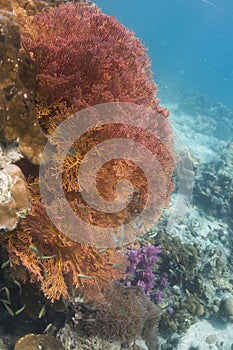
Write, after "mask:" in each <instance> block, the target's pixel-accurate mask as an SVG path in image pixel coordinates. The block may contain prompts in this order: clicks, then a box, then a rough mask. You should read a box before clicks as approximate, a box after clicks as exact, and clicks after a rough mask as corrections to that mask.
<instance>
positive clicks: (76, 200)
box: [21, 2, 174, 244]
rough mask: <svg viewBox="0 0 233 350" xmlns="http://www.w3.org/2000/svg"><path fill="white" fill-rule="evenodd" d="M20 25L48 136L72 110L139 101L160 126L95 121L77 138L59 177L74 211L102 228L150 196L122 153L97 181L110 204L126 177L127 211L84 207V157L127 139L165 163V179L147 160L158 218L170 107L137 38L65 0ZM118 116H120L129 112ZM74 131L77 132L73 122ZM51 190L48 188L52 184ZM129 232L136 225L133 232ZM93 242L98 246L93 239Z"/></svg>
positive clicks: (169, 163) (168, 168)
mask: <svg viewBox="0 0 233 350" xmlns="http://www.w3.org/2000/svg"><path fill="white" fill-rule="evenodd" d="M21 27H22V41H23V45H24V47H25V50H26V51H27V52H28V53H29V55H30V56H31V58H32V60H34V61H35V63H36V66H37V71H38V74H37V89H36V104H37V110H38V118H39V120H40V123H41V125H42V127H43V128H44V129H45V130H46V131H48V132H49V133H51V132H52V131H53V130H54V129H56V127H57V126H58V125H60V124H61V123H62V122H63V121H64V120H67V118H69V117H70V116H71V115H72V114H73V113H75V112H78V111H81V110H83V109H85V108H87V107H91V106H96V105H99V104H104V103H113V102H121V103H122V102H125V103H130V104H132V105H134V104H136V105H137V106H138V105H140V106H143V107H145V108H147V110H145V112H141V114H140V117H141V119H142V120H145V124H146V125H149V124H150V118H151V112H152V113H154V115H153V116H152V118H154V119H155V120H156V123H157V124H158V126H157V129H158V134H159V136H160V137H159V138H158V137H157V138H156V137H153V135H151V134H150V132H148V130H143V129H142V128H140V127H137V126H136V127H132V126H131V127H130V126H129V125H126V123H124V121H123V122H122V124H121V123H116V124H113V123H109V124H108V125H98V123H97V124H96V125H94V128H93V129H92V130H91V131H87V132H86V133H84V134H83V135H82V136H81V137H80V138H79V139H78V140H77V141H75V142H74V144H73V146H72V148H71V149H70V151H69V152H68V153H67V156H66V157H65V159H64V164H63V169H62V174H63V179H62V181H63V186H64V189H65V191H66V196H67V199H68V200H69V202H70V203H72V208H73V210H74V211H75V213H76V214H77V215H78V216H79V217H81V218H82V220H85V221H86V222H88V223H90V224H91V225H95V226H97V225H98V226H100V227H105V228H106V227H117V226H121V225H122V224H123V225H125V224H127V223H129V222H131V221H132V220H133V219H134V218H135V216H137V214H138V213H140V212H142V210H143V209H144V206H145V203H146V202H147V197H148V182H147V180H148V178H147V176H146V175H145V173H144V172H143V171H142V170H141V169H140V167H139V166H138V164H136V163H134V162H133V161H130V160H128V159H125V158H124V157H123V158H121V157H120V156H119V157H114V159H112V160H111V161H109V162H107V163H106V164H105V165H104V166H103V167H102V168H101V169H100V171H99V172H98V174H97V177H96V186H97V189H98V192H99V193H100V195H101V196H102V197H103V198H104V199H105V200H106V201H108V202H110V201H113V200H114V199H115V198H116V197H117V194H116V186H117V184H118V182H119V181H120V180H122V179H126V180H128V181H129V182H131V183H132V185H133V187H134V193H133V199H132V202H131V203H130V204H129V205H128V206H127V207H126V208H125V209H124V210H121V211H118V212H117V213H114V214H112V213H110V214H106V213H101V212H100V211H98V210H95V209H94V208H92V207H91V206H89V205H88V204H87V203H86V202H85V201H84V200H83V198H82V196H81V195H80V193H81V191H89V192H90V190H91V188H88V185H87V183H86V182H85V180H84V181H83V182H81V183H80V181H79V179H78V173H79V168H80V165H81V163H82V161H83V159H84V156H85V155H86V154H87V153H88V152H89V151H90V150H91V149H92V148H93V147H94V146H97V145H99V144H100V143H101V142H104V141H106V140H111V139H120V138H124V139H128V140H134V141H135V143H136V142H137V143H140V144H141V145H143V146H144V147H146V148H147V149H148V150H149V151H150V152H152V154H154V155H155V158H156V159H157V160H158V162H159V164H160V167H161V168H162V171H163V179H164V182H163V184H162V181H160V180H158V179H159V178H160V173H159V172H161V169H159V170H158V169H156V168H155V166H154V164H152V163H148V164H147V166H148V169H149V170H148V172H149V173H151V174H153V173H154V178H155V179H157V185H155V187H156V193H155V195H156V196H157V198H158V200H156V201H155V202H156V203H155V206H154V208H152V209H151V213H153V212H154V221H157V220H158V217H159V213H160V211H161V208H162V207H163V206H164V205H165V203H167V202H168V199H169V195H170V192H171V189H172V185H171V176H172V172H173V168H174V160H173V158H172V155H171V153H169V151H170V150H171V148H172V137H171V131H170V128H169V126H168V124H166V123H161V120H166V118H167V116H168V112H167V111H166V110H165V109H163V108H161V106H160V105H159V100H158V99H157V98H156V92H157V87H156V84H155V83H154V81H153V79H152V73H151V70H150V67H151V64H150V61H149V59H148V56H147V53H146V50H145V48H144V46H143V45H142V43H141V41H140V40H139V39H137V38H136V37H135V36H134V33H133V32H131V31H130V30H128V29H126V28H125V27H124V26H123V25H121V24H120V23H119V22H118V21H117V20H116V19H115V18H114V17H109V16H107V15H105V14H103V13H102V12H101V11H100V10H99V9H98V8H97V7H88V6H85V5H84V4H74V3H69V2H68V3H67V4H62V5H61V6H59V7H58V8H55V9H53V10H51V11H49V12H48V13H45V12H44V13H42V14H39V15H37V16H35V17H34V18H33V19H30V20H28V21H26V22H24V23H21ZM148 110H149V112H148ZM122 113H123V117H125V116H126V114H127V113H126V114H124V111H122ZM131 114H132V117H131V119H132V120H133V119H134V117H135V116H134V115H133V114H134V113H133V112H132V113H131ZM90 118H91V114H90ZM123 119H124V118H123ZM72 128H73V129H75V125H74V126H73V127H72ZM66 137H67V136H66V135H63V138H61V140H60V141H59V142H58V143H55V144H56V147H57V152H54V155H53V156H54V157H55V158H56V157H57V158H59V157H60V147H61V148H62V147H64V143H66ZM68 138H69V136H68ZM117 151H118V150H117V149H116V154H117ZM116 158H118V159H116ZM143 160H145V157H144V159H143ZM91 161H92V163H91ZM91 161H90V164H91V165H90V166H89V172H88V173H87V174H86V176H87V177H88V176H89V177H91V176H93V169H95V166H96V157H93V158H92V159H91ZM56 171H57V169H55V173H54V181H56ZM58 172H60V170H58ZM50 175H51V174H50ZM48 190H50V191H51V188H50V189H48ZM126 192H127V191H126V190H125V189H124V193H123V195H122V197H124V196H125V197H127V195H126ZM80 208H81V209H80ZM148 226H149V225H148ZM145 227H146V228H147V225H141V229H140V230H138V233H140V232H143V230H144V229H145ZM149 227H150V226H149ZM134 236H135V230H134V232H133V233H132V237H134ZM130 239H131V236H130V237H129V240H130ZM97 242H98V244H99V241H98V239H97Z"/></svg>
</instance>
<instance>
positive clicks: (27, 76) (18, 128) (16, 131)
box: [0, 7, 46, 164]
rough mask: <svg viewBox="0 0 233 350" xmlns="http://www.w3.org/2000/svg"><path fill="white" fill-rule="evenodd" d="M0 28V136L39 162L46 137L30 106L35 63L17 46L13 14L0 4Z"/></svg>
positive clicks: (16, 30) (33, 91) (34, 110)
mask: <svg viewBox="0 0 233 350" xmlns="http://www.w3.org/2000/svg"><path fill="white" fill-rule="evenodd" d="M7 8H8V7H7ZM0 28H1V43H0V54H1V74H0V89H1V99H0V127H1V139H2V140H4V141H6V142H11V141H14V140H15V141H17V142H18V143H19V150H20V152H22V154H23V155H24V156H25V157H27V158H28V159H29V160H30V161H31V162H32V163H34V164H39V163H40V160H41V158H40V155H41V152H42V150H43V147H44V145H45V142H46V137H45V136H44V135H43V133H42V131H41V129H40V127H39V125H38V122H37V119H36V109H35V106H34V96H35V84H36V68H35V64H34V63H33V62H32V61H31V60H30V58H29V57H28V55H27V54H26V52H25V51H24V49H23V48H22V47H21V36H20V28H19V25H18V24H17V23H16V21H15V16H14V15H13V13H12V12H10V11H9V10H8V11H7V10H4V7H1V18H0Z"/></svg>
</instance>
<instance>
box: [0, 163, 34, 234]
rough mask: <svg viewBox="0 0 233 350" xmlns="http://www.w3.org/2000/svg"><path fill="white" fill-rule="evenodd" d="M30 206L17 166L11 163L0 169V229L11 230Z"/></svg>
mask: <svg viewBox="0 0 233 350" xmlns="http://www.w3.org/2000/svg"><path fill="white" fill-rule="evenodd" d="M29 208H30V193H29V190H28V188H27V183H26V180H25V178H24V176H23V173H22V171H21V170H20V168H19V167H17V166H16V165H13V164H9V165H7V166H6V167H5V168H4V169H3V170H0V229H4V230H10V231H11V230H13V229H14V228H15V227H16V224H17V222H18V220H19V218H20V217H25V216H26V214H27V211H28V210H29Z"/></svg>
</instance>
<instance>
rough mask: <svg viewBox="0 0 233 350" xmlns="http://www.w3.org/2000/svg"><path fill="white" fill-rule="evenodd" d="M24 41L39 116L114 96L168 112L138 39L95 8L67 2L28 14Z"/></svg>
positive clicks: (83, 106) (49, 114) (87, 104)
mask: <svg viewBox="0 0 233 350" xmlns="http://www.w3.org/2000/svg"><path fill="white" fill-rule="evenodd" d="M22 42H23V46H24V47H25V49H26V51H27V52H28V53H29V54H30V56H31V58H32V59H33V60H34V61H35V63H36V65H37V69H38V75H37V80H38V85H37V91H36V99H37V103H38V110H39V116H41V117H45V119H50V118H51V117H52V116H55V115H56V114H57V113H58V114H61V113H59V112H60V108H62V106H63V108H64V105H65V108H70V107H72V111H75V112H76V111H79V110H81V109H82V108H86V107H90V106H93V105H96V104H99V103H105V102H115V101H120V102H131V103H137V104H139V105H143V106H145V107H151V108H152V109H154V110H156V111H161V113H163V114H164V116H167V111H165V110H163V109H162V108H161V107H159V100H158V99H156V98H155V95H156V91H157V88H156V85H155V83H154V82H153V79H152V74H151V70H150V66H151V64H150V61H149V59H148V56H147V54H146V51H145V48H144V46H143V45H142V43H141V41H140V40H139V39H137V38H136V37H135V36H134V33H133V32H132V31H130V30H128V29H126V28H125V27H124V26H123V25H122V24H120V23H119V22H118V21H117V20H116V19H115V18H114V17H109V16H107V15H105V14H103V13H102V12H101V11H100V10H99V9H98V8H97V7H86V6H84V5H83V4H74V3H71V2H68V3H67V4H62V5H60V6H59V7H58V8H55V9H53V10H51V11H50V12H48V13H46V12H44V13H41V14H39V15H37V16H35V17H34V18H32V19H28V20H27V22H26V23H24V24H22ZM50 122H51V123H52V121H51V120H50ZM48 124H49V123H48Z"/></svg>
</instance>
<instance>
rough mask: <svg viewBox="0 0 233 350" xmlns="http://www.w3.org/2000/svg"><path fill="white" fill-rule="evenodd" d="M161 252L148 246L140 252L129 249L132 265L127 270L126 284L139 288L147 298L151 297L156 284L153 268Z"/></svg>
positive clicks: (158, 248)
mask: <svg viewBox="0 0 233 350" xmlns="http://www.w3.org/2000/svg"><path fill="white" fill-rule="evenodd" d="M160 252H161V248H160V247H156V246H153V245H146V246H144V247H142V248H141V249H138V250H137V249H128V250H127V251H126V254H127V255H128V258H129V261H130V263H131V264H130V266H129V267H128V269H127V277H126V279H125V280H124V284H125V285H126V286H129V287H131V286H138V287H140V288H141V289H142V290H143V291H144V292H145V294H146V295H147V296H150V295H151V290H152V288H153V287H154V283H155V275H154V273H153V267H154V265H155V264H156V263H157V261H158V254H159V253H160ZM163 282H165V280H164V281H163ZM163 282H162V283H163Z"/></svg>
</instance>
